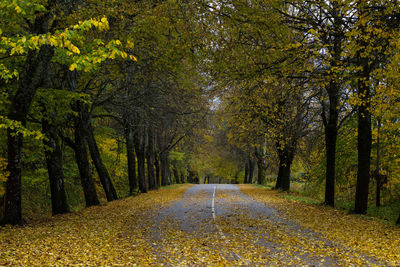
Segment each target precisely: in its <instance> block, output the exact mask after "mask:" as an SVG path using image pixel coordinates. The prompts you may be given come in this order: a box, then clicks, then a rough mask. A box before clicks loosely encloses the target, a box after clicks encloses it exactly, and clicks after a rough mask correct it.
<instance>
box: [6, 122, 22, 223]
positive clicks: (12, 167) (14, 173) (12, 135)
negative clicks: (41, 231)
mask: <svg viewBox="0 0 400 267" xmlns="http://www.w3.org/2000/svg"><path fill="white" fill-rule="evenodd" d="M7 137H8V142H7V145H8V165H7V171H8V172H9V176H8V179H7V183H6V194H5V200H4V201H5V209H4V217H3V220H2V224H12V225H16V224H23V220H22V206H21V172H22V169H21V157H22V135H21V134H17V133H16V131H15V130H11V129H8V130H7Z"/></svg>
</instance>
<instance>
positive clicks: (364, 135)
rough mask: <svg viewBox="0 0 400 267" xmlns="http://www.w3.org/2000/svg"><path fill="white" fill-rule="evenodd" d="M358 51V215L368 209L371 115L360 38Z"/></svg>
mask: <svg viewBox="0 0 400 267" xmlns="http://www.w3.org/2000/svg"><path fill="white" fill-rule="evenodd" d="M357 8H358V11H359V16H360V18H363V17H364V16H365V14H366V13H367V11H366V10H365V8H366V7H365V2H359V4H358V7H357ZM366 31H367V29H366V26H365V25H362V24H361V26H360V36H365V35H366ZM357 42H358V45H359V51H358V53H357V56H356V59H357V60H358V63H359V66H360V67H361V71H360V72H358V73H357V78H358V88H357V89H358V92H357V93H358V96H359V98H360V103H359V105H358V136H357V150H358V170H357V185H356V199H355V208H354V211H355V212H356V213H359V214H364V213H366V212H367V207H368V189H369V180H370V165H371V158H370V157H371V144H372V133H371V113H370V100H371V96H370V85H369V81H370V74H371V70H370V66H369V64H370V63H369V61H370V59H369V58H368V57H367V56H366V55H365V54H366V52H365V50H366V48H367V47H368V43H367V42H366V40H364V39H363V38H362V37H360V38H359V39H358V40H357Z"/></svg>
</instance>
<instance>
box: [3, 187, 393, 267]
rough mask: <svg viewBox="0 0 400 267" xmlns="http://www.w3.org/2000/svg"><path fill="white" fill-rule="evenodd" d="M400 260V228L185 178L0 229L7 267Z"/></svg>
mask: <svg viewBox="0 0 400 267" xmlns="http://www.w3.org/2000/svg"><path fill="white" fill-rule="evenodd" d="M135 264H136V265H140V266H148V265H152V266H160V265H165V266H194V265H196V266H234V265H236V266H237V265H244V266H250V265H267V266H271V265H277V266H288V265H292V266H298V265H309V266H329V265H345V266H349V265H353V266H360V265H363V266H374V265H379V266H382V265H386V266H396V265H397V266H399V265H400V228H398V227H394V226H389V225H383V224H382V223H380V222H379V221H375V220H368V219H366V218H364V217H356V216H354V215H348V214H345V213H344V212H341V211H337V210H334V209H330V208H326V207H322V206H315V205H314V206H313V205H308V204H305V203H301V202H297V201H292V200H288V199H285V198H282V197H280V196H279V194H278V193H277V192H276V191H270V190H265V189H263V188H260V187H256V186H253V185H239V186H234V185H194V186H190V185H183V186H177V187H170V188H164V189H160V190H157V191H152V192H150V193H148V194H141V195H139V196H136V197H130V198H126V199H122V200H118V201H114V202H111V203H108V204H106V205H103V206H98V207H91V208H88V209H85V210H82V211H80V212H76V213H71V214H66V215H61V216H55V217H53V218H52V219H50V220H47V221H43V222H35V223H32V224H29V225H27V226H24V227H3V228H0V266H3V265H26V266H32V265H37V266H39V265H40V266H43V265H59V266H61V265H86V266H95V265H96V266H97V265H135Z"/></svg>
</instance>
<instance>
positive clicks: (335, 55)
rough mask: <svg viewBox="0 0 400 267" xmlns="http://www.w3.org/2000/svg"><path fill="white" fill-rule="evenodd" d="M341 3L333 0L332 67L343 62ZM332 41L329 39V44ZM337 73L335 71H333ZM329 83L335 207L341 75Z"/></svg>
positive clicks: (328, 191) (328, 190)
mask: <svg viewBox="0 0 400 267" xmlns="http://www.w3.org/2000/svg"><path fill="white" fill-rule="evenodd" d="M339 10H340V9H339V5H338V3H337V2H332V10H331V15H332V19H333V29H334V30H333V33H332V35H333V36H334V37H335V38H332V39H330V40H333V41H332V42H333V45H331V46H330V48H329V49H330V51H331V54H332V57H331V59H330V67H331V68H332V69H335V68H337V66H338V65H340V64H341V57H342V55H341V54H342V51H343V48H342V43H343V37H342V36H343V30H342V18H341V17H340V14H339ZM330 42H331V41H328V44H329V43H330ZM333 73H334V74H335V71H334V72H333ZM329 77H330V79H331V80H330V81H329V85H328V86H327V87H326V90H327V93H328V98H329V114H328V119H326V117H325V111H324V114H323V122H324V127H325V153H326V174H325V175H326V180H325V204H326V205H328V206H332V207H334V205H335V169H336V140H337V131H338V130H337V129H338V128H337V127H338V118H339V113H338V104H339V103H338V100H339V99H338V98H339V90H340V86H341V85H340V83H339V82H338V80H340V77H335V75H330V76H329Z"/></svg>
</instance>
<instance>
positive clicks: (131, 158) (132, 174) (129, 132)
mask: <svg viewBox="0 0 400 267" xmlns="http://www.w3.org/2000/svg"><path fill="white" fill-rule="evenodd" d="M125 141H126V153H127V158H128V181H129V194H130V195H133V193H134V192H136V191H137V188H138V181H137V176H136V158H135V143H134V136H133V129H132V127H130V126H127V127H126V129H125Z"/></svg>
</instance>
